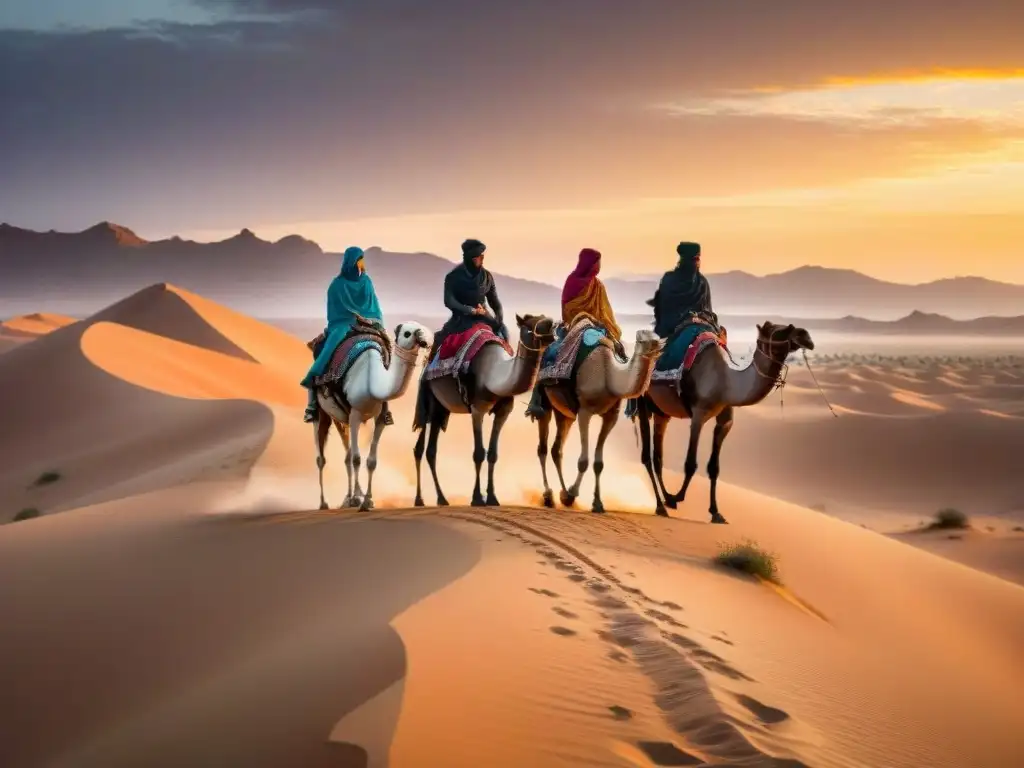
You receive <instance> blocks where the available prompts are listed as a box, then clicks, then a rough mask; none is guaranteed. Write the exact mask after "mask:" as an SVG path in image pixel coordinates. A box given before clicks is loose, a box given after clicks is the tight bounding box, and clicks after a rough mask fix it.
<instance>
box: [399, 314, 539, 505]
mask: <svg viewBox="0 0 1024 768" xmlns="http://www.w3.org/2000/svg"><path fill="white" fill-rule="evenodd" d="M516 325H517V326H518V327H519V345H518V348H517V349H516V353H515V354H514V355H509V354H508V352H507V351H506V349H505V348H504V347H503V346H502V345H501V344H497V343H489V344H486V345H484V347H483V348H481V349H480V351H479V352H478V353H477V354H476V356H475V357H474V358H473V360H472V361H471V362H470V367H469V378H470V381H471V386H469V387H468V390H469V394H468V400H469V405H468V406H467V404H466V402H465V401H464V399H463V395H462V392H463V387H464V386H465V384H466V381H465V379H463V380H461V381H460V379H458V378H456V377H455V376H442V377H439V378H435V379H432V380H429V381H428V380H426V379H423V380H422V381H421V383H420V397H421V398H422V399H423V400H422V406H423V408H422V411H421V409H420V408H419V407H418V408H417V412H418V413H419V412H422V414H423V416H422V418H421V419H419V420H418V423H416V424H414V427H413V428H414V429H420V430H421V432H420V436H419V438H418V439H417V440H416V446H415V448H414V449H413V455H414V457H415V459H416V500H415V502H414V503H415V505H416V506H417V507H422V506H424V503H423V493H422V490H421V483H420V463H421V461H422V459H423V456H424V452H425V453H426V457H427V465H428V466H429V467H430V474H431V475H432V477H433V479H434V490H435V492H436V493H437V506H439V507H446V506H448V500H447V499H446V498H445V495H444V492H443V491H442V490H441V483H440V482H439V481H438V478H437V441H438V437H439V433H440V432H442V431H444V430H445V428H446V427H447V425H448V416H449V415H450V414H452V413H458V414H469V415H470V416H471V417H472V419H473V464H474V467H475V470H476V483H475V485H474V486H473V500H472V504H473V506H475V507H484V506H487V507H496V506H499V502H498V498H497V495H496V494H495V491H494V467H495V465H496V464H497V462H498V440H499V438H500V436H501V429H502V427H504V426H505V422H506V421H508V417H509V414H510V413H511V412H512V408H513V406H514V404H515V397H516V396H517V395H521V394H523V393H524V392H529V391H530V390H531V389H532V388H533V383H534V379H535V378H536V376H537V370H538V368H539V367H540V358H541V354H542V353H543V352H544V350H545V349H546V348H547V347H548V346H549V345H550V344H551V342H553V341H554V340H555V334H554V329H555V322H554V320H552V319H551V318H550V317H546V316H545V315H526V316H524V317H520V316H519V315H516ZM488 413H490V414H491V415H492V416H493V417H494V418H493V423H492V425H491V436H490V442H489V445H488V447H487V449H486V450H484V435H483V423H484V417H485V416H486V415H487V414H488ZM428 429H429V431H430V435H429V438H428V436H427V431H428ZM484 459H486V460H487V497H486V498H484V496H483V494H482V493H481V488H480V471H481V467H482V466H483V463H484Z"/></svg>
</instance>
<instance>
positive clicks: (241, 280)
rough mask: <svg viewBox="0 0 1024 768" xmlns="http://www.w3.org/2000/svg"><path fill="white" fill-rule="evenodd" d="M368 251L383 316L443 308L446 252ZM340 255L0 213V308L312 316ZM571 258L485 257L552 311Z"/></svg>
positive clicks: (896, 300)
mask: <svg viewBox="0 0 1024 768" xmlns="http://www.w3.org/2000/svg"><path fill="white" fill-rule="evenodd" d="M366 253H367V263H368V267H369V271H370V274H371V276H372V277H373V279H374V283H375V284H376V286H377V291H378V295H379V296H380V299H381V303H382V304H383V305H384V307H385V310H386V311H387V312H388V313H389V316H393V315H398V314H401V313H402V312H403V311H405V312H406V313H409V314H420V315H437V314H441V313H443V311H444V310H443V307H442V306H441V283H442V280H443V278H444V274H445V272H447V271H448V270H449V269H451V268H452V266H453V264H454V262H453V261H451V260H449V259H445V258H442V257H440V256H436V255H434V254H430V253H396V252H391V251H386V250H384V249H382V248H379V247H370V248H367V249H366ZM340 260H341V256H340V254H336V253H330V252H325V251H324V250H323V249H322V248H321V247H320V246H319V245H318V244H317V243H315V242H313V241H312V240H308V239H306V238H304V237H301V236H299V235H288V236H286V237H282V238H281V239H279V240H277V241H275V242H271V241H268V240H263V239H261V238H259V237H258V236H257V235H256V234H255V233H253V232H252V231H251V230H249V229H242V230H241V231H240V232H239V233H238V234H236V235H234V236H232V237H229V238H227V239H224V240H220V241H215V242H208V243H201V242H196V241H193V240H185V239H182V238H180V237H171V238H167V239H162V240H154V241H148V240H146V239H144V238H142V237H140V236H139V235H137V234H136V233H135V232H134V231H132V230H131V229H129V228H128V227H125V226H121V225H118V224H114V223H111V222H107V221H104V222H100V223H99V224H96V225H95V226H92V227H89V228H88V229H85V230H82V231H81V232H56V231H52V230H51V231H49V232H36V231H33V230H30V229H24V228H20V227H15V226H12V225H10V224H0V316H5V315H6V316H10V315H15V314H23V313H28V312H34V311H37V310H38V309H40V308H44V309H46V310H47V311H52V312H61V313H64V314H69V315H85V314H89V313H90V312H92V311H94V310H96V309H97V308H99V307H102V306H105V305H107V304H110V303H111V302H113V301H116V300H118V299H119V298H121V297H123V296H125V295H127V294H129V293H132V292H134V291H137V290H139V289H141V288H143V287H145V286H147V285H151V284H154V283H160V282H170V283H174V284H176V285H180V286H181V287H183V288H185V289H187V290H191V291H195V292H197V293H200V294H202V295H204V296H207V297H209V298H210V299H212V300H213V301H217V302H219V303H223V304H226V305H228V306H231V307H233V308H235V309H237V310H239V311H242V312H246V313H248V314H253V315H256V316H260V317H311V316H318V315H320V314H322V312H323V294H324V289H325V287H326V285H327V283H328V282H329V281H330V279H331V278H333V277H334V275H336V274H337V269H338V264H339V263H340ZM573 264H574V259H573V257H572V256H571V255H570V256H567V258H566V260H565V264H564V265H559V268H558V270H557V273H552V274H551V275H550V279H551V282H550V283H547V282H538V281H533V280H524V279H521V278H515V277H510V276H507V275H503V274H501V269H500V263H493V262H492V263H490V264H489V267H490V268H491V271H492V272H494V274H495V276H496V277H497V278H498V280H499V284H500V288H499V290H500V293H501V296H502V300H503V302H504V303H505V304H506V305H507V306H508V307H509V309H511V310H513V311H521V312H547V313H549V314H552V313H557V312H558V311H559V293H560V285H561V282H562V280H563V278H564V275H565V274H567V273H568V271H569V270H570V269H571V267H572V265H573ZM708 280H709V282H710V283H711V288H712V293H713V296H714V302H715V308H716V309H717V310H718V312H719V313H720V314H725V315H729V314H733V315H764V316H784V317H790V318H794V319H795V318H801V317H803V318H806V317H832V318H839V317H842V316H847V315H849V316H865V315H866V316H871V317H874V318H876V319H895V318H898V317H905V316H906V315H908V314H909V313H911V312H913V311H915V310H917V311H921V312H924V313H936V314H941V315H944V316H946V317H949V318H951V319H963V318H973V317H979V316H986V315H987V316H993V315H1009V316H1012V315H1019V314H1021V311H1022V310H1024V286H1021V285H1013V284H1009V283H1000V282H996V281H993V280H988V279H985V278H978V277H958V278H950V279H945V280H937V281H934V282H930V283H924V284H921V285H904V284H900V283H890V282H886V281H884V280H878V279H876V278H873V277H869V276H867V275H864V274H861V273H859V272H856V271H854V270H848V269H832V268H828V267H818V266H806V267H800V268H798V269H794V270H790V271H788V272H782V273H778V274H771V275H765V276H763V277H759V276H756V275H752V274H749V273H747V272H742V271H731V272H723V273H717V274H714V273H712V274H709V275H708ZM606 285H607V286H608V292H609V295H610V297H611V300H612V302H613V304H614V305H615V307H616V310H617V311H618V312H620V313H622V314H649V309H648V307H647V306H646V304H645V301H646V300H647V299H649V298H650V297H651V296H652V295H653V294H654V291H655V289H656V287H657V278H652V277H635V278H634V277H628V278H609V279H608V280H606ZM868 322H870V321H868Z"/></svg>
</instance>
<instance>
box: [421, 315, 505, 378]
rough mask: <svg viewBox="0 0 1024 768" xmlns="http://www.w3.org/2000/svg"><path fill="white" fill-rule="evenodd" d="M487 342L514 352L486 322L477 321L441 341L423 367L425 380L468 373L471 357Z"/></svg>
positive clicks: (471, 361)
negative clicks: (434, 353) (470, 326)
mask: <svg viewBox="0 0 1024 768" xmlns="http://www.w3.org/2000/svg"><path fill="white" fill-rule="evenodd" d="M488 344H501V346H502V347H503V348H504V349H505V351H506V352H508V354H509V355H513V354H515V352H514V351H513V349H512V346H511V345H510V344H509V343H508V342H507V341H505V340H504V339H503V338H501V337H500V336H498V335H497V334H496V333H495V332H494V329H493V328H491V326H489V325H487V324H486V323H477V324H476V325H474V326H473V327H472V328H470V329H469V330H468V331H465V332H463V333H457V334H452V335H451V336H449V337H448V338H446V339H445V340H444V341H443V342H442V343H441V348H440V349H439V350H438V351H437V354H436V355H435V356H434V359H433V360H431V361H430V363H429V364H428V365H427V367H426V368H424V369H423V378H424V379H426V380H427V381H431V380H433V379H438V378H440V377H442V376H459V375H462V374H466V373H469V366H470V365H471V364H472V363H473V359H474V358H475V357H476V356H477V353H478V352H480V350H481V349H483V348H484V347H485V346H486V345H488Z"/></svg>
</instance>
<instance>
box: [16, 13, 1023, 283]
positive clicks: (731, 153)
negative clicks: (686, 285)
mask: <svg viewBox="0 0 1024 768" xmlns="http://www.w3.org/2000/svg"><path fill="white" fill-rule="evenodd" d="M1022 29H1024V3H1021V2H1019V0H976V1H975V2H973V3H971V4H966V3H959V4H954V3H942V2H934V0H901V2H899V3H894V2H891V1H890V0H859V2H856V3H850V2H846V1H845V0H843V1H842V2H832V1H830V0H772V2H761V1H759V0H630V1H629V2H622V1H621V0H515V2H512V1H511V0H509V1H507V2H503V1H501V0H487V1H486V2H484V0H90V2H82V0H5V2H4V3H3V4H2V5H0V105H3V108H2V109H0V169H2V170H0V173H2V177H0V178H2V183H0V220H2V221H7V222H9V223H12V224H15V225H18V226H24V227H30V228H34V229H58V230H77V229H84V228H86V227H88V226H90V225H92V224H94V223H96V222H98V221H101V220H110V221H115V222H117V223H119V224H122V225H125V226H128V227H130V228H132V229H133V230H135V231H136V232H137V233H138V234H140V235H141V236H143V237H146V238H149V239H156V238H160V237H166V236H170V235H174V234H178V235H182V236H186V237H194V238H197V239H218V238H221V237H226V236H228V235H231V234H233V233H235V232H237V231H238V230H240V229H241V228H243V227H248V228H250V229H252V230H254V231H255V232H256V233H257V234H258V235H260V236H262V237H265V238H268V239H274V238H277V237H281V236H283V235H286V234H289V233H293V232H295V233H299V234H302V235H304V236H306V237H310V238H312V239H314V240H317V241H318V242H319V243H320V244H321V245H322V246H324V247H325V248H327V249H330V250H342V249H344V248H345V247H346V246H348V245H350V244H359V245H362V246H364V247H367V246H370V245H379V246H382V247H384V248H387V249H390V250H403V251H430V252H433V253H438V254H440V255H443V256H447V257H450V258H455V257H457V256H458V252H459V250H458V247H459V243H460V242H461V241H462V240H463V239H464V238H467V237H476V238H479V239H481V240H483V241H484V242H485V243H487V245H488V259H489V263H490V264H491V265H492V268H494V269H496V270H498V271H501V272H504V273H507V274H515V275H519V276H524V277H535V278H538V279H545V280H553V281H556V282H559V281H560V280H561V278H562V276H564V273H565V272H567V271H569V270H570V269H571V268H572V266H573V265H574V263H575V256H576V254H577V252H578V251H579V249H580V248H582V247H594V248H597V249H599V250H601V251H602V253H603V254H604V259H603V262H604V272H605V273H608V274H627V273H632V274H636V273H656V272H660V271H663V270H664V269H667V268H671V266H672V263H673V262H674V260H675V254H674V250H675V245H676V243H677V242H678V241H679V240H696V241H699V242H700V243H701V244H702V248H703V260H704V267H705V269H706V270H708V271H711V272H722V271H727V270H731V269H744V270H747V271H749V272H753V273H756V274H765V273H770V272H778V271H782V270H785V269H790V268H794V267H797V266H801V265H804V264H818V265H824V266H831V267H843V268H853V269H858V270H860V271H862V272H865V273H868V274H871V275H875V276H877V277H881V278H885V279H890V280H896V281H900V282H923V281H926V280H932V279H937V278H942V277H950V276H956V275H967V274H970V275H981V276H985V277H990V278H993V279H997V280H1005V281H1008V282H1017V283H1024V45H1022V42H1021V41H1022V39H1024V38H1022V36H1021V31H1020V30H1022Z"/></svg>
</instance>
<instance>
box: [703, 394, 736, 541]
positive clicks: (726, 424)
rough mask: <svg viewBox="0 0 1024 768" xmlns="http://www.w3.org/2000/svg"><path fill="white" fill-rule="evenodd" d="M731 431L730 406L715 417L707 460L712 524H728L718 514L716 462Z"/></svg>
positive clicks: (717, 465)
mask: <svg viewBox="0 0 1024 768" xmlns="http://www.w3.org/2000/svg"><path fill="white" fill-rule="evenodd" d="M731 429H732V406H729V407H727V408H725V409H724V410H722V411H721V413H719V414H718V416H716V417H715V433H714V437H713V438H712V443H711V458H710V459H709V460H708V478H710V480H711V508H710V509H709V511H710V512H711V522H712V523H727V522H729V521H728V520H726V519H725V518H724V517H722V515H721V514H719V512H718V470H719V468H720V467H719V463H718V460H719V457H720V456H721V453H722V443H724V442H725V438H726V437H728V435H729V431H730V430H731Z"/></svg>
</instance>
